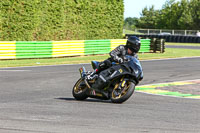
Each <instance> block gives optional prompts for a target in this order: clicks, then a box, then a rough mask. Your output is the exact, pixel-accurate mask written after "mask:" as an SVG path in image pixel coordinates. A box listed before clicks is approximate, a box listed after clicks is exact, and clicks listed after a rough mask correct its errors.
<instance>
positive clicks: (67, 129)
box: [0, 57, 200, 133]
mask: <svg viewBox="0 0 200 133" xmlns="http://www.w3.org/2000/svg"><path fill="white" fill-rule="evenodd" d="M141 63H142V66H143V69H144V80H143V81H142V82H141V83H140V85H146V84H155V83H164V82H173V81H183V80H194V79H199V77H200V57H199V58H184V59H170V60H151V61H142V62H141ZM81 66H82V65H60V66H43V67H21V68H1V69H0V91H1V92H0V133H89V132H95V133H102V132H104V133H116V132H130V133H133V132H151V133H155V132H161V133H163V132H165V133H168V132H169V133H177V132H178V133H184V132H185V133H188V132H189V133H199V132H200V101H199V100H198V99H185V98H177V97H168V96H157V95H148V94H144V93H139V92H135V93H134V95H133V96H132V97H131V98H130V99H129V100H128V101H127V102H125V103H123V104H112V103H110V102H109V101H101V100H96V99H88V100H86V101H76V100H74V98H73V97H72V87H73V85H74V83H75V82H76V80H77V79H78V78H79V72H78V68H79V67H81ZM84 66H86V68H87V69H90V70H91V67H90V65H89V64H85V65H84Z"/></svg>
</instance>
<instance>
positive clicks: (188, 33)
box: [135, 29, 200, 36]
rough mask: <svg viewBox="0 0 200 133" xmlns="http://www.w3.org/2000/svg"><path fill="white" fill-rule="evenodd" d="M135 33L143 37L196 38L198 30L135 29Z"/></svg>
mask: <svg viewBox="0 0 200 133" xmlns="http://www.w3.org/2000/svg"><path fill="white" fill-rule="evenodd" d="M135 32H136V33H141V34H145V35H167V34H168V35H182V36H183V35H184V36H197V35H198V33H200V30H169V29H135Z"/></svg>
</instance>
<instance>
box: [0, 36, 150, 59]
mask: <svg viewBox="0 0 200 133" xmlns="http://www.w3.org/2000/svg"><path fill="white" fill-rule="evenodd" d="M126 41H127V40H126V39H110V40H70V41H40V42H39V41H36V42H34V41H29V42H26V41H17V42H15V41H10V42H6V41H1V42H0V59H24V58H51V57H66V56H79V55H96V54H107V53H109V52H110V51H111V50H113V49H114V48H116V47H117V46H119V45H125V44H126ZM139 52H150V39H141V49H140V51H139Z"/></svg>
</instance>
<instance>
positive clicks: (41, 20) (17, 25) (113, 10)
mask: <svg viewBox="0 0 200 133" xmlns="http://www.w3.org/2000/svg"><path fill="white" fill-rule="evenodd" d="M0 6H1V12H0V15H1V16H0V40H2V41H14V40H16V41H34V40H37V41H46V40H81V39H82V40H89V39H115V38H121V37H122V30H123V13H124V5H123V0H112V1H108V0H32V1H30V0H1V1H0Z"/></svg>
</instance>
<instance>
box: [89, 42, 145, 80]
mask: <svg viewBox="0 0 200 133" xmlns="http://www.w3.org/2000/svg"><path fill="white" fill-rule="evenodd" d="M109 55H110V58H108V59H106V60H104V61H103V62H100V63H99V65H98V67H97V69H96V70H95V71H94V72H92V73H91V74H90V75H89V76H88V77H87V78H88V79H89V80H91V79H94V78H95V77H97V76H98V75H97V74H98V73H100V72H101V71H102V70H105V69H107V68H109V67H110V66H111V65H112V62H118V63H123V62H124V61H125V60H126V55H128V56H131V57H132V60H133V62H134V64H133V66H134V67H136V68H137V70H138V72H137V73H136V76H137V78H138V79H139V80H142V79H143V71H142V66H141V64H140V62H139V60H138V56H137V54H136V53H132V54H131V55H130V54H128V48H127V47H126V46H125V45H120V46H118V47H116V48H115V49H114V50H112V51H111V52H110V53H109Z"/></svg>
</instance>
